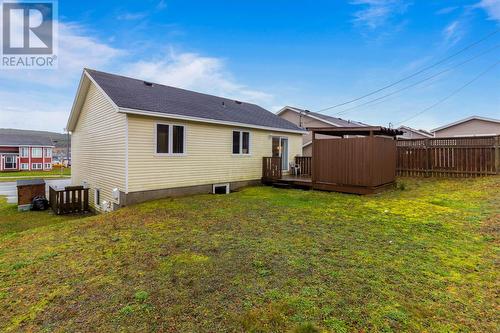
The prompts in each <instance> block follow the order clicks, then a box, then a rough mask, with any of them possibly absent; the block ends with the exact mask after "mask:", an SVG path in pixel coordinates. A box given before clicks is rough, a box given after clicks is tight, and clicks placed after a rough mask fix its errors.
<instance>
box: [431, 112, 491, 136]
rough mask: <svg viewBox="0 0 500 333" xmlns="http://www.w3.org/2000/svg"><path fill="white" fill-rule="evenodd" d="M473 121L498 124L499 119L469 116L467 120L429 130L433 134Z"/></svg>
mask: <svg viewBox="0 0 500 333" xmlns="http://www.w3.org/2000/svg"><path fill="white" fill-rule="evenodd" d="M474 119H476V120H483V121H491V122H495V123H500V119H494V118H487V117H480V116H470V117H467V118H464V119H461V120H458V121H455V122H452V123H449V124H446V125H443V126H441V127H437V128H434V129H432V130H431V132H432V133H434V132H437V131H440V130H443V129H445V128H449V127H452V126H455V125H459V124H462V123H465V122H467V121H469V120H474Z"/></svg>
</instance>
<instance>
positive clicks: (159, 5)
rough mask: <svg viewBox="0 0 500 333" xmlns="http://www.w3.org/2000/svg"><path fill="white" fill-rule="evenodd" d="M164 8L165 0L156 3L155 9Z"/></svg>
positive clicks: (165, 5)
mask: <svg viewBox="0 0 500 333" xmlns="http://www.w3.org/2000/svg"><path fill="white" fill-rule="evenodd" d="M165 8H167V2H166V1H165V0H160V2H158V4H157V5H156V10H164V9H165Z"/></svg>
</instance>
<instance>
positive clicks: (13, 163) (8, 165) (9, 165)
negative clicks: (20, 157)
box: [3, 155, 17, 169]
mask: <svg viewBox="0 0 500 333" xmlns="http://www.w3.org/2000/svg"><path fill="white" fill-rule="evenodd" d="M3 167H4V169H17V156H16V155H6V156H5V158H4V164H3Z"/></svg>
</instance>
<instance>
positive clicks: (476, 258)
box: [0, 177, 500, 332]
mask: <svg viewBox="0 0 500 333" xmlns="http://www.w3.org/2000/svg"><path fill="white" fill-rule="evenodd" d="M400 181H402V182H404V183H405V186H404V187H405V190H394V191H389V192H385V193H382V194H379V195H374V196H363V197H361V196H354V195H345V194H339V193H326V192H316V191H310V192H306V191H301V190H282V189H274V188H269V187H254V188H248V189H245V190H243V191H241V192H238V193H232V194H230V195H223V196H214V195H200V196H192V197H184V198H177V199H165V200H158V201H154V202H149V203H145V204H140V205H137V206H132V207H128V208H125V209H122V210H120V211H118V212H115V213H111V214H107V215H99V216H94V217H88V218H83V219H76V218H74V217H73V218H61V217H56V216H53V215H49V214H48V213H46V212H44V213H28V214H25V215H20V214H21V213H17V212H15V210H14V209H13V207H12V205H7V204H6V203H5V202H4V201H3V202H0V231H1V232H0V330H1V331H19V330H21V331H46V332H51V331H55V332H65V331H89V330H91V331H99V332H115V331H147V332H157V331H171V332H177V331H179V332H186V331H196V332H242V331H246V332H282V331H296V332H319V331H325V332H351V331H365V332H400V331H409V332H458V331H461V332H494V331H497V330H498V315H497V310H498V307H499V304H498V296H497V294H498V290H499V285H498V281H499V279H498V273H497V268H498V267H496V266H495V262H496V261H498V249H499V248H498V244H499V241H498V231H499V228H500V217H499V216H500V211H499V207H500V178H499V177H489V178H481V179H425V180H424V179H420V180H416V179H402V180H400ZM3 212H8V214H3ZM23 217H24V218H23ZM13 220H15V221H18V222H19V223H20V224H22V225H23V227H21V228H19V227H16V224H15V223H12V221H13ZM39 221H44V222H43V223H40V222H39ZM2 227H3V230H2V229H1V228H2Z"/></svg>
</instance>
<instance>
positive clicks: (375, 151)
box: [309, 126, 401, 194]
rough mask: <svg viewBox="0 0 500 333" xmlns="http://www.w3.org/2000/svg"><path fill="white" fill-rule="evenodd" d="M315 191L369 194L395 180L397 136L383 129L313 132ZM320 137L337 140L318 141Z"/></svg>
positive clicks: (318, 130) (350, 128) (377, 127)
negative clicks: (329, 137)
mask: <svg viewBox="0 0 500 333" xmlns="http://www.w3.org/2000/svg"><path fill="white" fill-rule="evenodd" d="M309 130H310V131H312V136H313V137H312V140H313V142H312V145H313V149H312V150H313V153H312V171H311V182H312V187H313V188H315V189H323V190H331V191H339V192H348V193H359V194H367V193H373V192H376V191H378V190H380V189H382V188H384V187H386V186H389V185H391V184H394V181H395V180H396V141H395V137H396V135H400V134H401V131H399V130H395V129H390V128H385V127H381V126H370V127H338V128H335V127H326V128H310V129H309ZM317 135H327V136H332V137H335V138H331V139H327V138H322V139H318V138H317Z"/></svg>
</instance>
